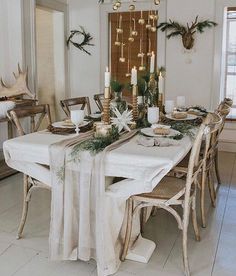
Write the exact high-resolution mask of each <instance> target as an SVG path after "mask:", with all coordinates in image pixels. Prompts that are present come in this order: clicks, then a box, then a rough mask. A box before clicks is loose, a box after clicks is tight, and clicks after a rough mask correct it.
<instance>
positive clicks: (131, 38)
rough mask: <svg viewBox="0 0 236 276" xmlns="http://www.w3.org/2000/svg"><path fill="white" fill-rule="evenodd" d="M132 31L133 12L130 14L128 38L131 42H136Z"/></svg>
mask: <svg viewBox="0 0 236 276" xmlns="http://www.w3.org/2000/svg"><path fill="white" fill-rule="evenodd" d="M132 31H133V29H132V15H131V11H130V13H129V38H128V40H129V42H134V38H133V36H132Z"/></svg>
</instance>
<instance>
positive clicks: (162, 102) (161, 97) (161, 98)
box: [158, 93, 164, 113]
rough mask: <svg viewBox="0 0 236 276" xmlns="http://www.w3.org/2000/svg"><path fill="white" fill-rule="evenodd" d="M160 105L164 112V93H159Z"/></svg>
mask: <svg viewBox="0 0 236 276" xmlns="http://www.w3.org/2000/svg"><path fill="white" fill-rule="evenodd" d="M158 107H159V109H160V111H161V112H162V113H164V95H163V94H162V93H159V95H158Z"/></svg>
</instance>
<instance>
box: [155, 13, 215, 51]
mask: <svg viewBox="0 0 236 276" xmlns="http://www.w3.org/2000/svg"><path fill="white" fill-rule="evenodd" d="M215 26H217V23H215V22H213V21H210V20H203V21H198V16H197V17H196V18H195V21H193V22H192V24H191V25H190V24H189V23H187V25H186V26H184V25H182V24H180V23H178V22H176V21H172V20H169V22H163V23H160V24H159V25H158V28H159V29H160V30H161V31H162V32H165V31H171V32H170V33H169V34H168V35H167V36H166V37H167V38H168V39H170V38H171V37H175V36H179V35H180V36H181V37H182V42H183V45H184V48H185V49H187V50H190V49H192V48H193V46H194V42H195V37H194V35H195V33H196V32H199V33H203V32H204V31H205V29H206V28H212V27H215Z"/></svg>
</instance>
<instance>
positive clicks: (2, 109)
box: [0, 101, 16, 119]
mask: <svg viewBox="0 0 236 276" xmlns="http://www.w3.org/2000/svg"><path fill="white" fill-rule="evenodd" d="M15 105H16V104H15V103H14V102H12V101H3V102H0V119H2V118H6V117H7V111H9V110H11V109H13V108H14V107H15Z"/></svg>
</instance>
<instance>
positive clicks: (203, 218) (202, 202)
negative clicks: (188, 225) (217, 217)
mask: <svg viewBox="0 0 236 276" xmlns="http://www.w3.org/2000/svg"><path fill="white" fill-rule="evenodd" d="M205 192H206V170H205V169H203V172H202V182H201V193H200V197H201V202H200V205H201V207H200V208H201V219H202V227H203V228H205V227H206V214H205Z"/></svg>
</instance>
